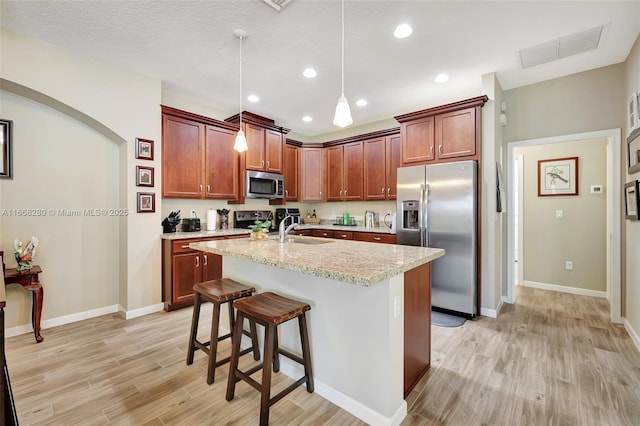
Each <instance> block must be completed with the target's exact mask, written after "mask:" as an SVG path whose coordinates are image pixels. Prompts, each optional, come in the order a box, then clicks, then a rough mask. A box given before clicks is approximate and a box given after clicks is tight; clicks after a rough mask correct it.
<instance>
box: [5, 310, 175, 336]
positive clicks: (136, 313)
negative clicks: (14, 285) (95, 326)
mask: <svg viewBox="0 0 640 426" xmlns="http://www.w3.org/2000/svg"><path fill="white" fill-rule="evenodd" d="M163 307H164V305H163V304H162V303H158V304H155V305H151V306H146V307H144V308H138V309H132V310H130V311H126V310H125V309H124V308H123V307H122V306H121V305H110V306H104V307H102V308H98V309H91V310H89V311H84V312H78V313H75V314H70V315H63V316H61V317H56V318H50V319H46V320H42V322H41V323H40V328H42V330H45V329H47V328H52V327H58V326H60V325H65V324H71V323H72V322H78V321H82V320H86V319H90V318H95V317H99V316H102V315H108V314H113V313H116V312H118V313H120V315H121V316H122V318H124V319H127V320H128V319H132V318H137V317H141V316H143V315H147V314H152V313H154V312H158V311H161V310H162V309H163ZM32 332H33V327H32V325H31V323H29V324H23V325H18V326H15V327H11V328H8V329H6V330H5V337H13V336H19V335H21V334H27V333H32ZM43 337H44V336H43Z"/></svg>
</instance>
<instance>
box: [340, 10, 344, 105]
mask: <svg viewBox="0 0 640 426" xmlns="http://www.w3.org/2000/svg"><path fill="white" fill-rule="evenodd" d="M341 63H342V68H341V71H340V72H341V80H342V86H341V93H342V96H344V0H342V62H341Z"/></svg>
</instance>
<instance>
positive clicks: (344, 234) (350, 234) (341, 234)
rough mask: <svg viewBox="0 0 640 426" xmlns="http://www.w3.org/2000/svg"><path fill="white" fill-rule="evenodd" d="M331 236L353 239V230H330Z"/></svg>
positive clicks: (339, 238) (340, 238)
mask: <svg viewBox="0 0 640 426" xmlns="http://www.w3.org/2000/svg"><path fill="white" fill-rule="evenodd" d="M332 232H333V238H336V239H338V240H353V232H351V231H332Z"/></svg>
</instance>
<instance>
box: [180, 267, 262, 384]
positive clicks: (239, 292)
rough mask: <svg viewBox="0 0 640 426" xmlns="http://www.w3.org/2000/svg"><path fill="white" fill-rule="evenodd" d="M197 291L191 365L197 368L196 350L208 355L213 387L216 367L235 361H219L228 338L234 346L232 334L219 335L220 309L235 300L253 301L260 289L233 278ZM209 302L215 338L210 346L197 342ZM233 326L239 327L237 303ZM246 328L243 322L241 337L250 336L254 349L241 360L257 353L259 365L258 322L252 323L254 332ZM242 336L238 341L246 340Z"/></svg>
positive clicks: (196, 287)
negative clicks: (220, 346)
mask: <svg viewBox="0 0 640 426" xmlns="http://www.w3.org/2000/svg"><path fill="white" fill-rule="evenodd" d="M193 290H194V292H195V300H194V305H193V318H192V320H191V333H190V336H189V350H188V353H187V365H191V364H193V358H194V354H195V351H196V350H198V349H200V350H201V351H202V352H204V353H206V354H207V356H208V357H209V362H208V368H207V383H208V384H211V383H213V382H214V380H215V374H216V367H220V366H221V365H223V364H224V363H226V362H228V361H229V360H230V359H231V357H226V358H224V359H222V360H219V361H218V360H217V350H218V342H220V341H222V340H224V339H228V338H231V339H232V342H233V337H232V335H233V333H232V332H229V333H227V334H225V335H223V336H219V335H218V332H219V326H220V307H221V305H222V304H223V303H229V302H233V301H234V300H238V299H242V298H245V297H249V296H251V295H252V294H253V293H255V291H256V289H255V287H250V286H248V285H244V284H241V283H239V282H237V281H234V280H232V279H229V278H219V279H216V280H211V281H205V282H202V283H198V284H196V285H194V286H193ZM205 301H206V302H210V303H212V304H213V318H212V322H211V336H210V340H209V341H208V342H200V341H199V340H198V339H197V336H198V322H199V320H200V306H201V304H202V303H203V302H205ZM229 324H230V327H231V330H232V331H233V329H234V326H235V318H234V315H233V303H229ZM242 325H243V324H242V322H240V329H241V333H242V334H246V335H247V336H249V337H250V338H251V347H249V348H247V349H244V350H242V351H241V352H240V354H239V355H240V356H241V355H244V354H247V353H249V352H253V358H254V359H255V360H256V361H257V360H259V359H260V350H259V348H258V335H257V332H256V325H255V322H253V321H252V320H250V321H249V326H250V331H246V330H244V329H243V327H242ZM242 334H239V336H240V338H239V339H238V340H242Z"/></svg>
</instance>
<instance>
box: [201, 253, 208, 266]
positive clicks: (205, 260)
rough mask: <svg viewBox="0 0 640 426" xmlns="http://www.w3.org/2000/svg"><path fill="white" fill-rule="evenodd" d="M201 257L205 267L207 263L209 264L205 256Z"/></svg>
mask: <svg viewBox="0 0 640 426" xmlns="http://www.w3.org/2000/svg"><path fill="white" fill-rule="evenodd" d="M202 257H204V266H207V263H209V262H207V255H206V254H205V255H203V256H202Z"/></svg>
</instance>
